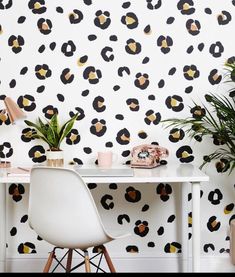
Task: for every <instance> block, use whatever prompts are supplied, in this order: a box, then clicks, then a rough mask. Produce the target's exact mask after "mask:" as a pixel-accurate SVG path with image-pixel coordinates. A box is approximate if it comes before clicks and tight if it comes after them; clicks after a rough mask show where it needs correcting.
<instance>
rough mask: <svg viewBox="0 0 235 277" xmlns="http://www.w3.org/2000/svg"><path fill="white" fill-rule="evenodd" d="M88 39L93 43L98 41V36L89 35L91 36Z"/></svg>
mask: <svg viewBox="0 0 235 277" xmlns="http://www.w3.org/2000/svg"><path fill="white" fill-rule="evenodd" d="M88 39H89V40H90V41H93V40H96V39H97V36H96V35H89V36H88Z"/></svg>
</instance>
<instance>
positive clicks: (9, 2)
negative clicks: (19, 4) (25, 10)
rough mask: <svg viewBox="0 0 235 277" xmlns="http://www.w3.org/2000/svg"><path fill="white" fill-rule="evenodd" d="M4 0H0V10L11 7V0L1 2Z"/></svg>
mask: <svg viewBox="0 0 235 277" xmlns="http://www.w3.org/2000/svg"><path fill="white" fill-rule="evenodd" d="M3 1H4V0H1V1H0V10H5V9H6V10H7V9H10V8H11V6H12V0H8V1H7V0H6V1H4V2H6V4H5V5H4V4H3V3H2V2H3Z"/></svg>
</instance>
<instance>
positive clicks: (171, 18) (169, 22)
mask: <svg viewBox="0 0 235 277" xmlns="http://www.w3.org/2000/svg"><path fill="white" fill-rule="evenodd" d="M174 21H175V18H174V17H173V16H170V17H168V18H167V21H166V24H172V23H173V22H174Z"/></svg>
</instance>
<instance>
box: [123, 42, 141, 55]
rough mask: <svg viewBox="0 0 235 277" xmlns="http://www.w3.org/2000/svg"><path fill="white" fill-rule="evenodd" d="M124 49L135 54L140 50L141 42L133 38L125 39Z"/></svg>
mask: <svg viewBox="0 0 235 277" xmlns="http://www.w3.org/2000/svg"><path fill="white" fill-rule="evenodd" d="M125 50H126V52H127V53H128V54H132V55H136V54H139V53H140V52H141V44H140V43H139V42H136V41H135V40H134V39H132V38H131V39H128V40H127V41H126V46H125Z"/></svg>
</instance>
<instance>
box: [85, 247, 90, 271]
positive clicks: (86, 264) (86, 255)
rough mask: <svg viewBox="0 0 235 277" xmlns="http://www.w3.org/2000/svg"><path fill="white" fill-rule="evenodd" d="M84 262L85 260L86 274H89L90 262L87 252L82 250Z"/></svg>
mask: <svg viewBox="0 0 235 277" xmlns="http://www.w3.org/2000/svg"><path fill="white" fill-rule="evenodd" d="M84 256H85V257H84V260H85V269H86V272H91V266H90V260H89V254H88V251H87V250H84Z"/></svg>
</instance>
